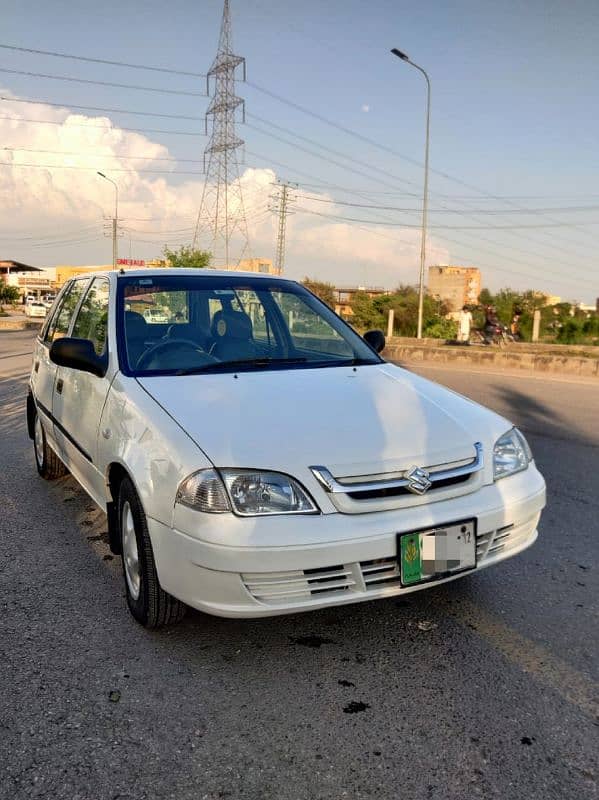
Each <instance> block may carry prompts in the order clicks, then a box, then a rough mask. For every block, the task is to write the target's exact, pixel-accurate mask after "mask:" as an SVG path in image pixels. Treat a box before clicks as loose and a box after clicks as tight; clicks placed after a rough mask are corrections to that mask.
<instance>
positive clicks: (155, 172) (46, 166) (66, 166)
mask: <svg viewBox="0 0 599 800" xmlns="http://www.w3.org/2000/svg"><path fill="white" fill-rule="evenodd" d="M0 167H19V168H21V167H29V168H33V169H77V170H87V171H88V172H90V171H91V172H95V171H96V168H95V167H81V166H76V165H74V164H14V163H11V164H7V163H3V162H0ZM110 169H111V172H132V173H138V172H140V173H144V174H152V175H203V174H204V173H203V172H200V171H197V170H196V171H195V172H194V171H188V170H177V169H173V170H164V169H124V168H123V167H111V168H110Z"/></svg>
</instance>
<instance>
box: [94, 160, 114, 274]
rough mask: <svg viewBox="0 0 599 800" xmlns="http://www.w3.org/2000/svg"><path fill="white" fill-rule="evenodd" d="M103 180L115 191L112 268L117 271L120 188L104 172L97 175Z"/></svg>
mask: <svg viewBox="0 0 599 800" xmlns="http://www.w3.org/2000/svg"><path fill="white" fill-rule="evenodd" d="M97 174H98V175H99V176H100V177H101V178H104V180H105V181H109V182H110V183H111V184H112V185H113V186H114V190H115V196H114V217H113V218H112V266H113V268H114V269H116V262H117V259H118V251H117V228H118V220H119V187H118V186H117V184H116V182H115V181H113V180H112V178H109V177H108V176H107V175H104V173H103V172H98V173H97Z"/></svg>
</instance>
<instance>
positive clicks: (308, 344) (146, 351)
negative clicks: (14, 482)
mask: <svg viewBox="0 0 599 800" xmlns="http://www.w3.org/2000/svg"><path fill="white" fill-rule="evenodd" d="M154 293H156V294H160V296H161V302H165V295H166V299H167V300H170V299H172V303H170V302H168V303H167V305H169V307H177V308H178V309H182V310H183V313H184V316H185V318H186V319H187V320H189V321H188V322H184V323H183V322H181V323H179V324H172V325H170V326H169V328H168V330H167V332H166V335H163V334H164V331H163V329H162V328H161V329H160V331H159V332H158V333H155V332H154V329H153V327H152V325H151V324H149V323H147V322H146V321H145V319H144V317H143V316H142V315H141V314H138V313H136V312H135V311H131V310H127V309H128V307H131V306H136V305H137V304H138V303H139V302H141V301H140V300H139V298H147V295H148V294H154ZM169 296H170V298H169ZM383 345H384V336H383V334H382V333H381V332H380V331H370V332H369V333H368V334H366V335H365V337H364V339H362V338H361V337H360V336H359V335H358V334H357V333H356V332H355V331H354V330H353V329H352V328H350V327H349V326H348V325H347V324H346V323H345V322H343V321H342V320H341V319H340V318H339V317H338V316H337V315H336V314H334V313H333V312H332V311H331V310H330V309H329V308H328V307H327V306H326V305H325V304H324V303H322V302H321V301H320V300H318V299H317V298H316V297H314V295H312V294H311V293H310V292H308V291H307V290H306V289H305V288H304V287H302V286H301V285H299V284H298V283H295V282H293V281H289V280H284V279H282V278H278V277H273V276H270V275H256V274H244V273H237V272H216V271H212V270H178V269H172V270H171V269H161V270H158V271H149V270H148V271H128V272H127V273H125V274H119V273H116V272H109V273H106V274H104V275H94V276H93V277H83V278H81V277H80V278H75V279H73V280H71V281H70V282H69V283H67V284H66V285H65V286H64V288H63V290H62V292H61V294H60V296H59V298H58V299H57V302H56V303H55V306H54V308H53V311H52V313H51V315H49V318H48V320H47V321H46V323H45V325H44V326H43V329H42V331H41V333H40V336H39V338H38V340H37V343H36V345H35V352H34V357H33V369H32V372H31V381H30V392H29V396H28V401H27V416H28V427H29V434H30V436H31V438H32V439H33V442H34V451H35V458H36V462H37V469H38V472H39V473H40V475H42V476H43V477H45V478H53V477H57V476H58V475H61V474H63V473H64V472H65V470H66V469H68V470H69V471H70V472H71V473H72V475H73V476H74V477H75V478H76V480H77V481H79V483H80V484H81V486H82V487H83V488H84V489H85V490H86V492H87V493H88V494H89V495H90V496H91V497H92V498H93V499H94V501H95V502H96V503H97V504H98V505H99V506H100V507H101V508H102V509H104V510H105V511H106V513H107V515H108V529H109V536H110V544H111V548H112V550H113V552H114V553H122V556H123V573H124V581H125V589H126V596H127V601H128V605H129V608H130V610H131V612H132V614H133V616H134V617H135V618H136V619H137V620H138V621H139V622H140V623H142V624H143V625H145V626H147V627H157V626H160V625H162V624H164V623H169V622H175V621H177V620H178V619H180V618H181V616H182V615H183V613H184V610H185V606H186V605H188V606H192V607H194V608H196V609H200V610H202V611H205V612H208V613H210V614H216V615H220V616H224V617H261V616H268V615H274V614H282V613H288V612H296V611H308V610H310V609H315V608H320V607H323V606H333V605H340V604H344V603H352V602H357V601H363V600H371V599H374V598H383V597H390V596H393V595H402V594H406V593H408V592H413V591H416V590H420V589H425V588H427V587H429V586H435V585H437V584H439V583H443V582H446V581H450V580H453V579H455V578H457V577H459V576H461V575H467V574H471V573H472V572H475V571H478V570H480V569H482V568H483V567H487V566H490V565H491V564H496V563H497V562H499V561H502V560H503V559H506V558H509V557H510V556H513V555H516V554H517V553H519V552H521V551H522V550H524V549H525V548H527V547H528V546H529V545H531V544H532V543H533V542H534V541H535V539H536V538H537V525H538V522H539V517H540V513H541V510H542V508H543V507H544V505H545V483H544V481H543V478H542V476H541V475H540V474H539V472H538V471H537V468H536V466H535V464H534V461H533V459H532V455H531V452H530V449H529V446H528V444H527V442H526V440H525V439H524V437H523V435H522V434H521V433H520V432H519V431H518V430H517V429H516V428H514V427H513V426H512V424H511V423H510V422H508V421H507V420H506V419H504V418H503V417H500V416H498V415H497V414H495V413H493V412H491V411H489V410H487V409H485V408H482V407H481V406H479V405H477V404H475V403H473V402H471V401H470V400H467V399H465V398H464V397H461V396H460V395H458V394H455V393H454V392H451V391H448V390H447V389H444V388H442V387H441V386H438V385H437V384H435V383H431V382H430V381H427V380H425V379H424V378H420V377H418V376H416V375H414V374H412V373H411V372H408V371H406V370H405V369H401V368H400V367H398V366H394V365H393V364H389V363H387V362H385V361H384V360H383V359H382V358H381V357H380V356H379V355H378V352H380V350H381V349H382V347H383ZM523 590H524V587H523Z"/></svg>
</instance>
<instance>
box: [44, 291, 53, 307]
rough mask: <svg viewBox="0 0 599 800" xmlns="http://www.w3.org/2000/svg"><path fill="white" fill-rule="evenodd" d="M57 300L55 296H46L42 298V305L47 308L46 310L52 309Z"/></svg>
mask: <svg viewBox="0 0 599 800" xmlns="http://www.w3.org/2000/svg"><path fill="white" fill-rule="evenodd" d="M55 300H56V295H55V294H46V295H44V297H43V298H42V303H43V304H44V305H45V306H46V308H52V304H53V303H54V301H55Z"/></svg>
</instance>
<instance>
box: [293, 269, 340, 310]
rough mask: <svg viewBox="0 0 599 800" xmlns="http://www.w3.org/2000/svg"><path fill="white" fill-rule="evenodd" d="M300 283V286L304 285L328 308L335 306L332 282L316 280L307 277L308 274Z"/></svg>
mask: <svg viewBox="0 0 599 800" xmlns="http://www.w3.org/2000/svg"><path fill="white" fill-rule="evenodd" d="M301 283H302V286H305V287H306V289H308V291H310V292H312V294H315V295H316V297H319V298H320V299H321V300H322V302H323V303H326V304H327V306H329V307H330V308H334V307H335V287H334V286H333V284H332V283H324V282H323V281H317V280H316V279H315V278H308V276H306V277H305V278H304V280H303V281H302V282H301Z"/></svg>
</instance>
